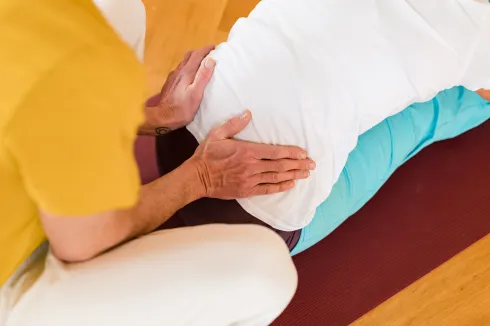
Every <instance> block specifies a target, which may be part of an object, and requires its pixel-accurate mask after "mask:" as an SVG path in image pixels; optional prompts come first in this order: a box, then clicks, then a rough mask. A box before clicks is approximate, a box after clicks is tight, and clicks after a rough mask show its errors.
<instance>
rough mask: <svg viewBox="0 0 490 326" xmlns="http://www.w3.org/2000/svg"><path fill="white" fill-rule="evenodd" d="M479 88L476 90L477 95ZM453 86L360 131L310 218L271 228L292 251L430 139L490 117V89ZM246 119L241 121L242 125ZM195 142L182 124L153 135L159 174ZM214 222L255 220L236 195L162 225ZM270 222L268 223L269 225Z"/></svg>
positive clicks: (337, 220) (324, 232) (344, 214)
mask: <svg viewBox="0 0 490 326" xmlns="http://www.w3.org/2000/svg"><path fill="white" fill-rule="evenodd" d="M478 94H479V95H478ZM478 94H477V93H475V92H472V91H469V90H467V89H465V88H463V87H454V88H451V89H449V90H445V91H442V92H440V93H439V94H437V96H436V97H434V98H433V99H432V100H430V101H427V102H423V103H415V104H413V105H411V106H409V107H407V108H406V109H404V110H402V112H400V113H398V114H396V115H394V116H392V117H389V118H387V119H385V120H384V121H382V122H381V123H379V124H378V125H376V126H375V127H373V128H372V129H370V130H368V131H367V132H365V133H364V134H362V135H361V136H360V137H359V141H358V144H357V146H356V148H355V149H354V150H353V151H352V152H351V153H350V155H349V158H348V160H347V163H346V165H345V167H344V169H343V170H342V173H341V174H340V177H339V178H338V180H337V182H336V183H335V185H334V186H333V188H332V192H331V193H330V195H329V197H328V198H327V200H325V201H324V202H323V203H321V204H320V205H319V207H318V208H317V209H316V213H315V216H314V217H313V220H312V221H311V223H310V224H308V225H307V226H306V227H304V228H303V229H300V230H295V231H289V232H286V231H281V230H275V231H276V232H277V233H278V234H279V235H280V236H281V237H282V238H283V239H284V241H285V242H286V244H287V245H288V247H289V248H290V250H291V253H292V254H293V255H295V254H298V253H300V252H302V251H304V250H306V249H308V248H310V247H311V246H313V245H315V244H316V243H318V242H319V241H320V240H322V239H323V238H325V237H326V236H328V235H329V234H330V233H331V232H332V231H334V230H335V229H336V228H337V227H338V226H340V224H342V223H343V222H344V221H345V220H346V219H347V218H349V217H350V216H352V215H353V214H354V213H355V212H357V211H358V210H359V209H360V208H361V207H362V206H364V204H366V203H367V201H368V200H370V199H371V198H372V197H373V196H374V195H375V194H376V192H377V191H378V190H379V189H380V188H381V187H382V185H383V184H384V183H385V182H386V181H387V180H388V178H389V177H390V176H391V175H392V174H393V173H394V171H395V170H396V169H397V168H399V167H400V166H401V165H403V164H404V163H405V162H406V161H407V160H409V159H410V158H412V157H413V156H415V155H416V154H417V153H419V152H420V151H421V150H423V149H424V148H425V147H427V146H429V145H430V144H432V143H434V142H437V141H441V140H445V139H449V138H453V137H456V136H458V135H460V134H462V133H464V132H466V131H468V130H470V129H472V128H474V127H476V126H478V125H480V124H482V123H483V122H485V121H487V120H488V119H489V118H490V102H489V101H490V92H489V91H486V90H480V91H478ZM245 126H246V122H245V123H242V127H245ZM197 146H198V143H197V141H196V140H195V138H194V137H193V136H192V134H191V133H190V132H189V131H187V130H186V129H179V130H177V131H173V132H172V133H169V134H167V135H165V136H162V137H159V138H157V148H156V149H157V157H158V165H159V167H160V172H161V174H166V173H168V172H169V171H172V170H173V169H174V168H176V167H177V166H179V165H180V164H181V163H182V162H184V161H186V160H187V159H192V157H193V155H194V151H195V149H196V148H197ZM213 223H223V224H258V225H264V226H267V224H266V223H264V222H263V221H261V220H259V219H257V218H255V217H254V216H252V215H251V214H249V213H247V212H246V211H245V210H244V209H243V208H242V207H241V206H240V205H239V204H238V203H237V201H225V200H218V199H212V198H205V199H200V200H198V201H196V202H193V203H191V204H189V205H187V206H186V207H184V208H182V209H180V210H179V211H178V212H177V213H176V214H175V215H174V216H173V217H172V218H171V219H170V221H168V222H167V223H165V224H164V225H162V226H161V228H162V229H169V228H176V227H182V226H197V225H205V224H213ZM269 227H270V226H269Z"/></svg>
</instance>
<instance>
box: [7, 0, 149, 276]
mask: <svg viewBox="0 0 490 326" xmlns="http://www.w3.org/2000/svg"><path fill="white" fill-rule="evenodd" d="M0 44H2V47H1V48H2V49H1V50H0V71H1V74H0V94H1V95H0V285H1V284H3V283H4V282H5V281H6V280H7V279H8V277H9V276H10V275H11V274H12V273H13V272H14V270H15V269H16V268H17V266H19V264H21V263H22V262H23V261H24V260H25V259H26V258H27V257H28V256H29V254H30V253H31V252H32V251H33V250H34V249H35V248H36V247H37V246H38V245H39V244H40V243H41V242H42V241H44V240H45V235H44V233H43V231H42V228H41V225H40V220H39V213H38V212H39V209H42V210H43V211H46V212H49V213H51V214H57V215H67V216H79V215H89V214H94V213H98V212H103V211H107V210H112V209H119V208H126V207H130V206H132V205H134V203H135V202H136V200H137V195H138V190H139V189H138V188H139V178H138V173H137V172H138V171H137V167H136V163H135V161H134V158H133V141H134V137H135V135H136V130H137V126H138V124H139V123H140V122H141V121H142V118H143V110H142V108H143V102H144V96H145V93H146V88H145V82H144V71H143V68H142V67H141V65H140V64H139V63H138V61H137V59H136V57H135V55H134V54H133V53H132V51H131V50H130V49H129V48H128V47H126V46H125V44H124V43H122V41H121V40H120V39H119V38H118V37H117V35H116V34H115V32H114V31H113V30H112V29H111V27H109V25H108V24H107V23H106V22H105V20H104V18H103V17H102V15H101V14H100V13H99V12H98V10H97V9H96V8H95V7H94V5H93V4H92V2H91V0H24V1H19V0H2V1H1V2H0Z"/></svg>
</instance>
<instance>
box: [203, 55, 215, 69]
mask: <svg viewBox="0 0 490 326" xmlns="http://www.w3.org/2000/svg"><path fill="white" fill-rule="evenodd" d="M215 66H216V61H215V60H214V59H213V58H211V57H208V58H206V60H204V67H206V68H207V69H213V68H214V67H215Z"/></svg>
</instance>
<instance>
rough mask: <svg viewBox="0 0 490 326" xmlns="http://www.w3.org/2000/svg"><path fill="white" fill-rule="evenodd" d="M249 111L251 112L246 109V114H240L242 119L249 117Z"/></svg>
mask: <svg viewBox="0 0 490 326" xmlns="http://www.w3.org/2000/svg"><path fill="white" fill-rule="evenodd" d="M249 113H250V112H249V111H248V110H247V111H245V113H244V114H242V115H241V116H240V119H241V120H245V119H247V118H248V114H249Z"/></svg>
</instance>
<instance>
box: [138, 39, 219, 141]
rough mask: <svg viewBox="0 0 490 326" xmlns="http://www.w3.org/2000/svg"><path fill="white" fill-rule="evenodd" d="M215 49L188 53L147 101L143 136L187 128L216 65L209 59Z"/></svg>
mask: <svg viewBox="0 0 490 326" xmlns="http://www.w3.org/2000/svg"><path fill="white" fill-rule="evenodd" d="M212 50H214V45H209V46H206V47H204V48H202V49H199V50H195V51H189V52H187V53H186V54H185V56H184V58H183V59H182V62H181V63H180V64H179V66H178V67H177V68H176V69H175V70H174V71H172V72H171V73H170V74H169V75H168V77H167V81H166V82H165V84H164V85H163V87H162V90H161V91H160V93H159V94H157V95H155V96H153V97H151V98H150V99H148V101H146V106H145V117H146V121H145V123H144V125H143V126H141V127H140V130H139V133H140V134H142V135H162V134H165V133H167V132H170V131H172V130H176V129H179V128H182V127H185V126H187V125H188V124H189V123H191V121H192V119H194V116H195V115H196V113H197V110H198V109H199V106H200V105H201V101H202V97H203V95H204V90H205V89H206V86H207V85H208V83H209V81H210V80H211V77H212V75H213V72H214V67H215V66H216V62H215V61H214V60H213V59H212V58H211V57H207V56H208V54H209V53H210V52H211V51H212Z"/></svg>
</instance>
